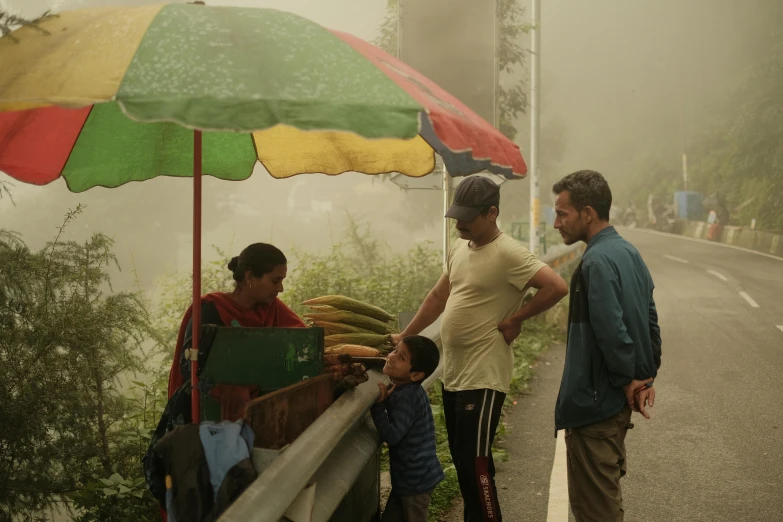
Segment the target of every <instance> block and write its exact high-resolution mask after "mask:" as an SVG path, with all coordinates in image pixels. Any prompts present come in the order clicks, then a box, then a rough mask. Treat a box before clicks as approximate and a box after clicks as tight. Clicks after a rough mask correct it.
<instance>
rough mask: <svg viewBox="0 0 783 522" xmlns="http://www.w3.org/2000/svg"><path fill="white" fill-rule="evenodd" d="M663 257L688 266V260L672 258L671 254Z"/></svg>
mask: <svg viewBox="0 0 783 522" xmlns="http://www.w3.org/2000/svg"><path fill="white" fill-rule="evenodd" d="M663 257H665V258H666V259H671V260H672V261H677V262H678V263H683V264H688V260H687V259H683V258H681V257H677V256H671V255H669V254H664V255H663Z"/></svg>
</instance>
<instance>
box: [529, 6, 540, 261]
mask: <svg viewBox="0 0 783 522" xmlns="http://www.w3.org/2000/svg"><path fill="white" fill-rule="evenodd" d="M532 15H533V20H532V22H533V35H532V42H531V43H532V45H531V47H532V52H531V55H532V56H531V60H530V162H529V164H528V172H529V177H530V251H531V252H532V253H533V254H538V244H539V238H538V222H539V221H540V220H541V218H540V215H541V198H540V187H539V183H540V179H539V172H538V131H539V128H540V121H539V117H540V110H541V104H540V97H539V94H540V85H541V83H540V80H539V78H540V62H541V60H540V54H541V0H533V9H532Z"/></svg>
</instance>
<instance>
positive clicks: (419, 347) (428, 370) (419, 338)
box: [402, 335, 440, 382]
mask: <svg viewBox="0 0 783 522" xmlns="http://www.w3.org/2000/svg"><path fill="white" fill-rule="evenodd" d="M402 342H403V343H405V346H407V347H408V351H409V352H410V354H411V372H422V373H423V374H424V379H426V378H427V377H429V376H430V375H432V372H434V371H435V368H437V367H438V362H440V352H439V351H438V346H437V345H436V344H435V343H434V342H433V341H432V339H429V338H427V337H424V336H423V335H409V336H408V337H406V338H404V339H403V340H402ZM424 379H422V380H424ZM419 382H421V381H419Z"/></svg>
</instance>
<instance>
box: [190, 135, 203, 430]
mask: <svg viewBox="0 0 783 522" xmlns="http://www.w3.org/2000/svg"><path fill="white" fill-rule="evenodd" d="M192 321H193V345H192V347H191V351H190V387H191V390H190V392H191V393H190V397H191V406H190V407H191V416H192V420H193V422H194V423H196V424H198V423H199V422H200V421H201V404H200V403H201V394H200V393H199V390H198V349H199V337H200V334H201V131H200V130H196V131H193V317H192Z"/></svg>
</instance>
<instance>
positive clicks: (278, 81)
mask: <svg viewBox="0 0 783 522" xmlns="http://www.w3.org/2000/svg"><path fill="white" fill-rule="evenodd" d="M40 27H41V28H42V29H44V30H45V31H47V33H48V34H45V33H42V32H40V31H38V30H36V29H33V28H22V29H19V30H18V31H16V32H15V34H14V35H15V37H16V39H17V40H18V42H19V43H15V42H14V41H12V40H11V39H8V38H4V39H0V70H2V71H3V74H2V75H0V170H2V171H4V172H6V173H8V174H9V175H11V176H12V177H14V178H16V179H18V180H20V181H23V182H26V183H34V184H46V183H49V182H51V181H53V180H55V179H57V178H58V177H60V176H62V177H64V178H65V180H66V182H67V183H68V187H69V188H70V189H71V190H72V191H75V192H79V191H83V190H87V189H89V188H91V187H94V186H105V187H116V186H119V185H122V184H124V183H127V182H129V181H141V180H144V179H149V178H152V177H155V176H159V175H168V176H192V175H193V168H194V165H193V160H192V158H193V148H192V139H191V135H192V133H191V132H190V130H189V129H199V130H202V131H203V172H204V174H208V175H212V176H215V177H218V178H221V179H228V180H240V179H244V178H246V177H248V176H249V175H250V174H251V172H252V169H253V166H254V164H255V162H256V160H258V161H260V162H261V163H263V164H264V166H265V167H266V169H267V170H268V171H269V173H270V174H271V175H272V176H274V177H277V178H285V177H289V176H293V175H296V174H301V173H318V172H320V173H325V174H340V173H342V172H347V171H356V172H362V173H366V174H380V173H387V172H401V173H403V174H406V175H409V176H423V175H426V174H428V173H430V172H431V171H432V170H433V169H434V165H435V161H434V154H435V153H437V154H440V155H441V156H442V157H443V159H444V163H445V165H446V168H447V170H448V171H449V173H450V174H451V175H452V176H462V175H467V174H472V173H475V172H479V171H483V170H489V171H491V172H494V173H497V174H501V175H503V176H505V177H507V178H510V179H513V178H519V177H522V176H523V175H524V174H525V172H526V166H525V163H524V160H523V159H522V156H521V154H520V151H519V148H518V147H517V146H516V145H515V144H514V143H513V142H511V141H510V140H508V139H507V138H505V137H504V136H503V135H502V134H500V132H498V131H497V130H496V129H495V128H494V127H492V126H491V125H489V124H488V123H487V122H485V121H484V120H483V119H481V118H480V117H479V116H477V115H476V114H475V113H473V112H472V111H471V110H470V109H468V108H467V107H466V106H465V105H464V104H462V103H461V102H459V101H458V100H457V99H456V98H454V97H453V96H451V95H450V94H448V93H447V92H446V91H444V90H443V89H441V88H440V87H438V86H437V85H435V84H434V83H433V82H431V81H430V80H428V79H427V78H425V77H424V76H422V75H421V74H419V73H417V72H416V71H414V70H413V69H411V68H410V67H408V66H407V65H405V64H403V63H402V62H400V61H399V60H397V59H395V58H393V57H391V56H389V55H388V54H386V53H384V52H383V51H381V50H380V49H378V48H376V47H374V46H372V45H370V44H368V43H366V42H364V41H362V40H360V39H358V38H355V37H353V36H351V35H348V34H344V33H338V32H334V31H330V30H327V29H324V28H323V27H321V26H319V25H317V24H315V23H313V22H310V21H308V20H306V19H304V18H301V17H298V16H296V15H293V14H290V13H285V12H281V11H276V10H269V9H254V8H237V7H211V6H198V5H188V4H171V5H156V6H141V7H114V8H101V9H89V10H81V11H71V12H64V13H62V14H60V15H58V16H57V17H52V18H50V19H48V20H45V21H44V22H42V23H41V24H40ZM153 122H154V123H155V124H154V125H151V124H150V123H153ZM221 131H229V132H221Z"/></svg>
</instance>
